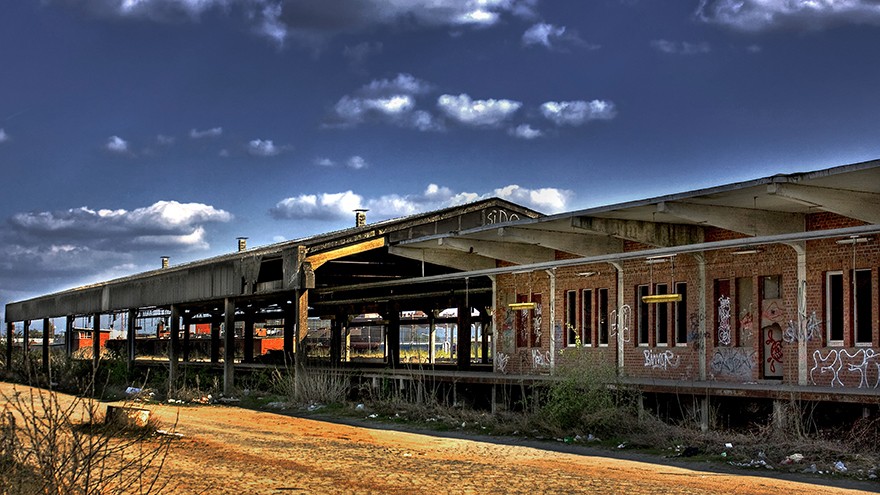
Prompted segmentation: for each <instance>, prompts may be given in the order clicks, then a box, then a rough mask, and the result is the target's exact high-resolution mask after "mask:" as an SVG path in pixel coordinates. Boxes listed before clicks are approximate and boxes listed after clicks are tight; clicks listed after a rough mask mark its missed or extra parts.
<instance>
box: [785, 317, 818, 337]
mask: <svg viewBox="0 0 880 495" xmlns="http://www.w3.org/2000/svg"><path fill="white" fill-rule="evenodd" d="M821 331H822V320H820V319H819V318H818V317H817V316H816V312H815V311H813V313H812V314H811V315H810V316H806V315H801V318H800V324H799V322H797V321H794V320H788V325H786V326H785V332H783V334H782V340H784V341H786V342H788V343H789V344H791V343H793V342H801V341H809V340H813V337H815V336H818V335H819V332H821Z"/></svg>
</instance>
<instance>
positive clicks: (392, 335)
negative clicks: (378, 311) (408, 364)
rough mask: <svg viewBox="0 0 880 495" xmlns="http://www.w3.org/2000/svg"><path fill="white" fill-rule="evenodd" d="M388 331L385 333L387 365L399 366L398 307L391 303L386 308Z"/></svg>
mask: <svg viewBox="0 0 880 495" xmlns="http://www.w3.org/2000/svg"><path fill="white" fill-rule="evenodd" d="M387 313H388V316H387V320H388V332H387V333H386V335H387V337H386V345H387V349H388V351H387V352H388V363H387V364H388V366H389V367H390V368H399V367H400V308H399V307H398V306H397V305H391V306H390V307H389V308H388V310H387Z"/></svg>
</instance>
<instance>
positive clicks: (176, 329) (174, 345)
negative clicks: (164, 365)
mask: <svg viewBox="0 0 880 495" xmlns="http://www.w3.org/2000/svg"><path fill="white" fill-rule="evenodd" d="M170 331H171V333H170V342H168V363H169V366H168V383H169V384H170V385H171V387H172V388H174V387H175V385H176V382H177V376H178V369H179V363H180V308H179V307H178V306H177V305H176V304H172V305H171V325H170Z"/></svg>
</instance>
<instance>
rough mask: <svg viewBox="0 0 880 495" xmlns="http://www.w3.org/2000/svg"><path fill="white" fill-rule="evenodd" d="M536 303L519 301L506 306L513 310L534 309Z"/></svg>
mask: <svg viewBox="0 0 880 495" xmlns="http://www.w3.org/2000/svg"><path fill="white" fill-rule="evenodd" d="M537 306H538V305H537V304H535V303H533V302H521V303H510V304H508V305H507V307H508V308H510V309H512V310H514V311H520V310H524V309H535V308H536V307H537Z"/></svg>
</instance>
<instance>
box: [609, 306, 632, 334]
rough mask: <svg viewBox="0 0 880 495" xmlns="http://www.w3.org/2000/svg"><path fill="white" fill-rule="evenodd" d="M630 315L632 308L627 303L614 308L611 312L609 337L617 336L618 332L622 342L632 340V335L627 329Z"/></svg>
mask: <svg viewBox="0 0 880 495" xmlns="http://www.w3.org/2000/svg"><path fill="white" fill-rule="evenodd" d="M631 317H632V309H631V308H630V307H629V304H624V305H623V306H621V307H620V309H615V310H614V311H612V312H611V337H615V336H617V334H618V333H619V334H620V335H621V336H622V338H623V341H624V342H629V341H630V340H632V335H631V334H630V331H629V322H630V318H631Z"/></svg>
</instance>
